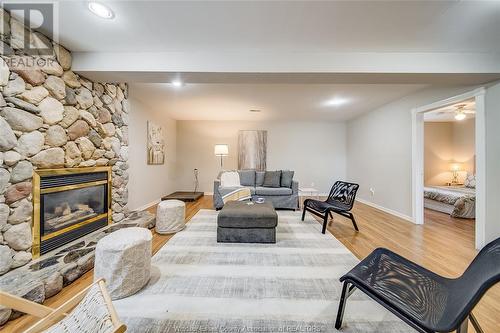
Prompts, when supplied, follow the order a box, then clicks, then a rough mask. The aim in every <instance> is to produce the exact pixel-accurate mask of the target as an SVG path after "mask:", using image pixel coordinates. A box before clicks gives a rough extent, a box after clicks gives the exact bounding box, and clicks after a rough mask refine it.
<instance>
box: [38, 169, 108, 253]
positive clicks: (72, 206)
mask: <svg viewBox="0 0 500 333" xmlns="http://www.w3.org/2000/svg"><path fill="white" fill-rule="evenodd" d="M111 187H112V185H111V167H95V168H67V169H49V170H36V171H35V174H34V176H33V246H32V254H33V258H38V257H39V256H40V255H43V254H45V253H47V252H50V251H52V250H55V249H57V248H59V247H61V246H63V245H65V244H67V243H69V242H72V241H73V240H75V239H78V238H80V237H82V236H84V235H86V234H89V233H91V232H93V231H96V230H98V229H100V228H103V227H105V226H107V225H108V224H110V223H111V220H112V219H111V212H112V211H111Z"/></svg>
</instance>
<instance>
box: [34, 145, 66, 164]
mask: <svg viewBox="0 0 500 333" xmlns="http://www.w3.org/2000/svg"><path fill="white" fill-rule="evenodd" d="M31 162H32V163H33V164H34V165H35V166H36V167H38V168H61V167H63V166H64V150H63V149H62V148H49V149H47V150H42V151H41V152H39V153H38V154H36V155H35V156H33V157H32V158H31Z"/></svg>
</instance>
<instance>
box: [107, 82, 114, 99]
mask: <svg viewBox="0 0 500 333" xmlns="http://www.w3.org/2000/svg"><path fill="white" fill-rule="evenodd" d="M105 88H106V93H107V94H108V95H109V96H111V97H116V86H115V85H113V84H106V87H105Z"/></svg>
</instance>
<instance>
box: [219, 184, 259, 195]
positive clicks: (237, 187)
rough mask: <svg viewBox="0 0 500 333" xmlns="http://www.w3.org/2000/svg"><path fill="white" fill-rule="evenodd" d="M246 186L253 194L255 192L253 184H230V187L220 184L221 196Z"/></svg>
mask: <svg viewBox="0 0 500 333" xmlns="http://www.w3.org/2000/svg"><path fill="white" fill-rule="evenodd" d="M244 187H246V188H248V189H250V194H251V195H254V194H255V187H253V186H228V187H224V186H219V193H220V195H221V196H224V195H226V194H228V193H231V192H233V191H234V190H239V189H242V188H244Z"/></svg>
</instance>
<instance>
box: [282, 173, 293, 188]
mask: <svg viewBox="0 0 500 333" xmlns="http://www.w3.org/2000/svg"><path fill="white" fill-rule="evenodd" d="M293 174H294V172H293V171H290V170H282V171H281V187H288V188H291V187H292V181H293Z"/></svg>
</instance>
